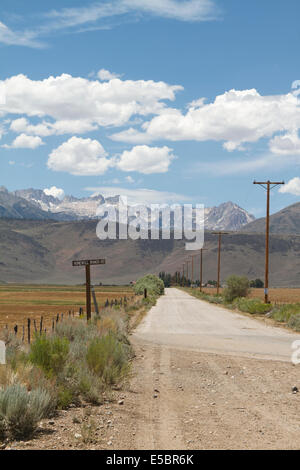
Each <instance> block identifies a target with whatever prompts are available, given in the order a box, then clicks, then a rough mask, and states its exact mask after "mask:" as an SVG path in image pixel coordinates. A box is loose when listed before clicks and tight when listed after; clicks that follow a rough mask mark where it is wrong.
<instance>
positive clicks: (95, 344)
mask: <svg viewBox="0 0 300 470" xmlns="http://www.w3.org/2000/svg"><path fill="white" fill-rule="evenodd" d="M86 361H87V365H88V367H89V369H90V371H92V372H93V373H94V374H96V375H97V376H98V377H100V378H101V379H102V380H103V382H104V383H105V384H106V385H113V384H116V383H118V382H120V381H121V380H122V379H123V378H124V377H125V376H126V374H127V372H128V348H126V347H125V345H124V344H122V343H121V342H120V341H119V340H118V339H117V338H116V337H115V335H113V334H108V335H106V336H104V337H102V338H96V339H95V340H93V341H92V342H91V344H90V345H89V347H88V351H87V354H86Z"/></svg>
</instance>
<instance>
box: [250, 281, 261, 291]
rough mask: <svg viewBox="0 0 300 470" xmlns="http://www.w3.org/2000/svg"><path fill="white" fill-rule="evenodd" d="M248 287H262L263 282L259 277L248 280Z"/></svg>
mask: <svg viewBox="0 0 300 470" xmlns="http://www.w3.org/2000/svg"><path fill="white" fill-rule="evenodd" d="M250 287H253V288H254V289H262V288H263V287H264V283H263V281H262V280H261V279H255V280H253V281H250Z"/></svg>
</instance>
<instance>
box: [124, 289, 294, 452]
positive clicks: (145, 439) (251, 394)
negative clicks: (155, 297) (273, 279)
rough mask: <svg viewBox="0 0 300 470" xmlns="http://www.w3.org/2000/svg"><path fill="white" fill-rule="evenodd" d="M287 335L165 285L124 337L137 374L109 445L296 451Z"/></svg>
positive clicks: (291, 334) (132, 447) (137, 447)
mask: <svg viewBox="0 0 300 470" xmlns="http://www.w3.org/2000/svg"><path fill="white" fill-rule="evenodd" d="M295 339H300V336H299V335H297V334H293V333H289V332H287V331H286V330H283V329H280V328H275V327H271V326H267V325H265V324H263V323H262V322H260V321H258V320H253V319H251V318H247V317H245V316H242V315H238V314H236V313H232V312H230V311H228V310H226V309H223V308H220V307H217V306H213V305H211V304H208V303H206V302H203V301H200V300H197V299H195V298H193V297H191V296H189V295H188V294H186V293H184V292H182V291H180V290H176V289H167V290H166V295H165V296H163V297H161V298H160V299H159V301H158V303H157V305H156V306H155V307H154V308H153V309H152V310H151V311H150V312H149V313H148V315H147V317H146V318H145V319H144V321H143V322H142V323H141V324H140V326H139V327H138V328H137V330H136V332H135V333H134V335H133V336H132V341H133V343H134V345H135V348H136V353H137V358H136V361H135V377H134V379H133V382H132V384H131V388H130V390H129V391H128V392H127V394H126V399H125V404H126V406H125V407H124V411H123V413H124V416H123V418H124V433H122V432H121V433H119V436H120V438H119V444H118V443H117V442H116V443H115V446H116V448H123V449H124V448H127V449H128V448H129V449H134V448H135V449H149V448H150V449H283V448H284V449H299V448H300V420H299V405H300V393H292V387H294V386H298V387H299V389H300V375H299V370H300V369H299V368H300V366H293V364H292V363H291V360H290V358H291V351H292V350H291V344H292V342H293V341H294V340H295ZM120 421H121V422H120V424H119V426H121V428H122V422H123V419H121V420H120ZM125 429H126V430H127V433H126V434H125ZM120 431H121V429H120ZM121 436H122V437H121Z"/></svg>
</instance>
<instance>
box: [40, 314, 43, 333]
mask: <svg viewBox="0 0 300 470" xmlns="http://www.w3.org/2000/svg"><path fill="white" fill-rule="evenodd" d="M42 331H43V317H41V320H40V335H41V334H42Z"/></svg>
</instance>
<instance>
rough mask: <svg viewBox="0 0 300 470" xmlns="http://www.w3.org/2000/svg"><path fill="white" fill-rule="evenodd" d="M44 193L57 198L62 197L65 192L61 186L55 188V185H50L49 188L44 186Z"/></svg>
mask: <svg viewBox="0 0 300 470" xmlns="http://www.w3.org/2000/svg"><path fill="white" fill-rule="evenodd" d="M44 193H45V194H46V196H53V197H55V198H57V199H61V200H62V199H63V198H64V196H65V192H64V190H63V189H61V188H57V187H56V186H51V188H45V189H44Z"/></svg>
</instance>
